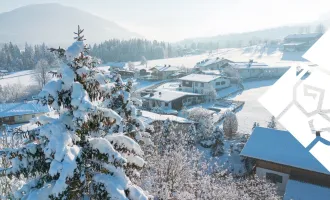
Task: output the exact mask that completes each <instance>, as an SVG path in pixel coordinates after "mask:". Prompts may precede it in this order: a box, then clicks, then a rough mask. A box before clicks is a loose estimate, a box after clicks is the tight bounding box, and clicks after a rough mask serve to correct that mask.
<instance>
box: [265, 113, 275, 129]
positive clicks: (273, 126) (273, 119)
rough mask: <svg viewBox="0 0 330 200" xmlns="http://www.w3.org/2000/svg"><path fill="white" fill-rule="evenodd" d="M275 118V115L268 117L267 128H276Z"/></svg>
mask: <svg viewBox="0 0 330 200" xmlns="http://www.w3.org/2000/svg"><path fill="white" fill-rule="evenodd" d="M276 124H277V123H276V119H275V117H274V116H272V117H271V118H270V121H269V122H268V124H267V127H268V128H273V129H276Z"/></svg>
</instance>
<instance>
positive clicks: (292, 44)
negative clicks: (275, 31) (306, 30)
mask: <svg viewBox="0 0 330 200" xmlns="http://www.w3.org/2000/svg"><path fill="white" fill-rule="evenodd" d="M305 43H306V42H289V43H285V44H283V46H299V45H302V44H305Z"/></svg>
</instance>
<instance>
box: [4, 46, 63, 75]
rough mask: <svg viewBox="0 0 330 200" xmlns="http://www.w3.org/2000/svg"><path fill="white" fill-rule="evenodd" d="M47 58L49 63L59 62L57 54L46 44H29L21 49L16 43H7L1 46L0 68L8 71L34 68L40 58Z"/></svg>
mask: <svg viewBox="0 0 330 200" xmlns="http://www.w3.org/2000/svg"><path fill="white" fill-rule="evenodd" d="M42 59H43V60H46V61H47V62H48V63H49V65H54V64H55V63H57V58H56V56H55V55H54V54H53V53H51V52H49V50H48V48H47V46H46V45H45V44H41V45H35V46H32V45H28V44H25V47H24V49H22V50H21V49H19V47H18V46H17V45H15V44H12V43H11V42H10V43H6V44H3V45H2V46H1V48H0V69H1V70H8V71H20V70H29V69H33V68H34V67H35V65H36V64H37V63H38V61H39V60H42Z"/></svg>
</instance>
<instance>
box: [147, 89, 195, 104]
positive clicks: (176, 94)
mask: <svg viewBox="0 0 330 200" xmlns="http://www.w3.org/2000/svg"><path fill="white" fill-rule="evenodd" d="M188 95H189V96H201V94H196V93H189V92H180V91H173V90H161V89H159V90H157V91H155V92H154V93H153V96H150V94H148V95H146V96H144V97H143V98H144V99H152V100H158V101H165V102H170V101H173V100H175V99H179V98H181V97H184V96H188Z"/></svg>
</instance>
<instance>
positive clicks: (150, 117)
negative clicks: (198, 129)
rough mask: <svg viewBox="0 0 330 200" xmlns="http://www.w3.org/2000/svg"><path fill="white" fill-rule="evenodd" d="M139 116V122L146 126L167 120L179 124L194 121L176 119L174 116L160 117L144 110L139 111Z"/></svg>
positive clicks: (181, 118)
mask: <svg viewBox="0 0 330 200" xmlns="http://www.w3.org/2000/svg"><path fill="white" fill-rule="evenodd" d="M141 113H142V114H141V116H139V118H140V120H141V121H143V122H144V123H146V124H151V123H152V122H154V121H165V120H167V119H169V120H171V121H174V122H177V123H180V124H192V123H194V121H191V120H189V119H186V118H183V117H178V116H175V115H161V114H157V113H153V112H149V111H145V110H141Z"/></svg>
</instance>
